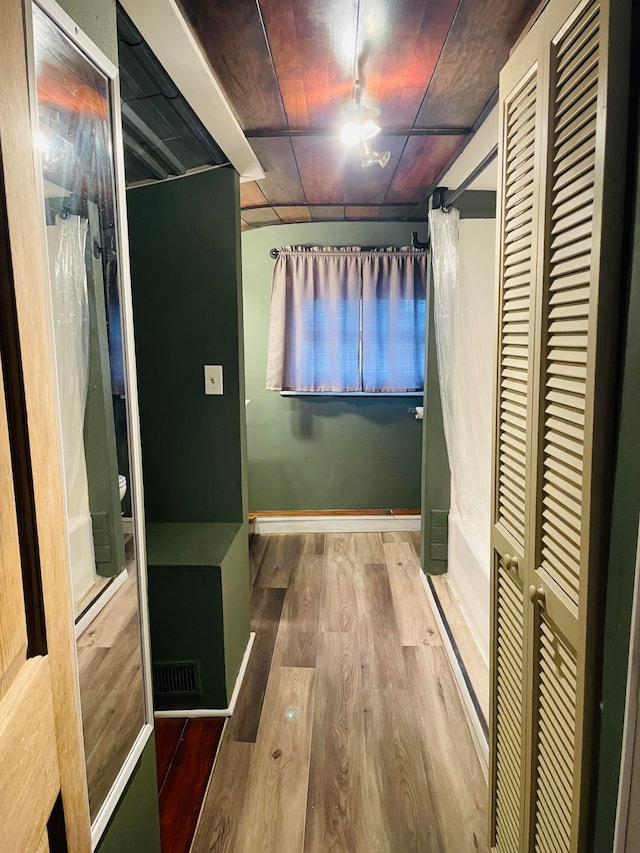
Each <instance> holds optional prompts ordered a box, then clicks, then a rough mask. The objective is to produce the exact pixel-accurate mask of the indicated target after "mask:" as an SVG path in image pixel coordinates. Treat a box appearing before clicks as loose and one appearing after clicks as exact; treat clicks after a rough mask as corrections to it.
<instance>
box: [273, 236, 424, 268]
mask: <svg viewBox="0 0 640 853" xmlns="http://www.w3.org/2000/svg"><path fill="white" fill-rule="evenodd" d="M414 238H415V240H414ZM308 248H312V247H308ZM331 248H334V247H333V246H332V247H331ZM335 248H338V249H350V248H352V247H351V246H337V247H335ZM358 248H359V249H360V251H362V252H388V251H390V252H399V251H400V250H401V249H402V246H383V247H380V246H359V247H358ZM411 248H412V249H420V250H422V249H426V248H427V244H426V243H421V242H420V241H419V240H418V232H417V231H413V232H412V234H411ZM269 254H270V255H271V257H272V258H273V260H274V261H275V260H277V258H278V255H279V254H280V249H276V248H273V249H271V250H270V251H269Z"/></svg>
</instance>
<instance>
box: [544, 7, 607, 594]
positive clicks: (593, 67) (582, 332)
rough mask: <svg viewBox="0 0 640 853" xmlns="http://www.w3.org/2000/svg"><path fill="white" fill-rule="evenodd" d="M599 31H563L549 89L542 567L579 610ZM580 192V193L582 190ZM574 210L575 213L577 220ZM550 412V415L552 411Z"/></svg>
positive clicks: (590, 23)
mask: <svg viewBox="0 0 640 853" xmlns="http://www.w3.org/2000/svg"><path fill="white" fill-rule="evenodd" d="M598 56H599V27H598V8H597V5H596V4H593V6H592V7H591V8H590V9H589V11H588V12H587V13H586V14H585V15H584V16H583V17H582V18H580V19H579V22H578V23H577V24H575V25H574V27H573V28H570V30H569V31H568V33H566V34H565V36H564V38H563V39H562V40H561V41H560V43H559V44H558V47H557V77H556V85H555V89H554V105H555V108H554V115H555V122H554V125H555V126H554V135H553V150H552V157H553V167H552V168H553V178H552V184H551V235H552V236H551V242H550V246H549V252H550V264H549V281H548V289H549V292H550V304H549V310H548V314H547V319H546V330H545V331H546V350H543V352H544V354H545V377H544V393H545V398H546V402H547V407H546V411H545V414H544V422H543V455H542V488H543V493H544V492H545V491H546V489H547V487H548V486H549V485H550V484H553V485H555V486H557V487H558V488H559V489H560V491H561V494H562V495H563V496H568V498H569V500H571V501H572V504H571V509H572V511H571V512H567V511H566V508H565V500H562V501H560V502H557V501H546V500H543V514H542V522H541V523H542V527H541V546H542V547H541V557H542V565H543V567H544V569H545V571H546V572H547V573H548V574H549V576H550V577H551V578H552V579H553V580H554V581H555V582H556V583H558V584H559V585H560V586H561V588H562V589H564V590H565V591H566V592H567V593H568V594H569V596H570V598H571V600H572V601H573V602H574V604H575V605H576V606H578V605H579V603H580V566H581V551H580V541H581V516H582V512H581V505H582V493H581V492H582V485H583V474H584V471H583V468H584V462H583V448H584V430H583V425H584V411H585V408H586V393H587V387H586V380H587V371H586V363H587V344H588V332H589V321H590V303H589V286H588V285H589V280H590V267H591V233H592V229H593V205H592V204H591V203H590V204H582V205H580V204H576V207H573V206H572V200H573V199H580V200H581V201H582V202H584V200H585V197H587V198H592V197H593V184H594V177H595V174H594V165H595V145H596V120H597V114H596V99H597V87H598V67H599V66H598ZM579 102H580V103H582V104H583V105H586V109H583V110H582V111H581V113H580V125H581V127H580V130H579V131H578V134H579V135H578V136H577V138H574V139H571V138H570V137H568V136H567V134H566V132H565V131H564V130H563V128H565V127H566V126H567V123H566V121H565V118H566V113H567V110H570V109H573V107H574V106H575V104H576V103H579ZM585 186H586V189H585ZM574 210H580V214H579V215H576V213H574ZM552 406H553V411H552V410H551V407H552Z"/></svg>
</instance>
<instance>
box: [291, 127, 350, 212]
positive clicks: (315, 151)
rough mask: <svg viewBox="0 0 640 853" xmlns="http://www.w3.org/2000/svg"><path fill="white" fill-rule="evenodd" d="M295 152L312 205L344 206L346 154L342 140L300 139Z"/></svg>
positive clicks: (295, 142) (306, 193)
mask: <svg viewBox="0 0 640 853" xmlns="http://www.w3.org/2000/svg"><path fill="white" fill-rule="evenodd" d="M293 150H294V152H295V155H296V160H297V162H298V171H299V172H300V178H301V180H302V186H303V187H304V193H305V196H306V198H307V201H308V202H309V203H310V204H331V203H332V202H333V203H335V204H340V203H341V202H344V195H345V172H346V161H347V157H348V153H347V150H346V149H345V147H344V146H343V145H342V143H341V142H340V140H339V139H335V138H328V139H326V138H325V139H322V138H318V137H309V136H306V137H304V136H303V137H298V138H296V139H294V140H293Z"/></svg>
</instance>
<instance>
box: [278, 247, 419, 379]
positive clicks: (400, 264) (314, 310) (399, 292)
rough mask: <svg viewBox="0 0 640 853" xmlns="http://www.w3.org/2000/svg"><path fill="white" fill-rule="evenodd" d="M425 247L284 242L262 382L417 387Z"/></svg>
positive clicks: (280, 254)
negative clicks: (340, 246)
mask: <svg viewBox="0 0 640 853" xmlns="http://www.w3.org/2000/svg"><path fill="white" fill-rule="evenodd" d="M425 282H426V255H425V253H424V252H421V251H418V250H412V249H399V250H377V251H367V252H362V251H360V249H358V248H348V249H331V248H329V249H319V248H313V249H305V248H287V249H281V250H280V253H279V256H278V260H277V261H276V267H275V269H274V278H273V288H272V292H271V322H270V330H269V357H268V364H267V388H269V389H271V390H277V391H292V392H296V391H297V392H307V393H309V392H313V393H345V392H346V393H358V392H364V393H402V392H409V393H411V392H420V391H422V389H423V385H424V340H425V337H424V334H425V300H426V284H425Z"/></svg>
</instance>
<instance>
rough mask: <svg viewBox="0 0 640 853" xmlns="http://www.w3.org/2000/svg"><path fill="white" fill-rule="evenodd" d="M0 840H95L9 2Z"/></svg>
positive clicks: (18, 13) (19, 42) (15, 3)
mask: <svg viewBox="0 0 640 853" xmlns="http://www.w3.org/2000/svg"><path fill="white" fill-rule="evenodd" d="M0 33H2V50H1V51H0V79H1V80H2V81H3V90H2V98H0V849H2V850H3V851H4V850H6V851H11V853H13V851H16V853H18V851H19V853H32V851H37V853H44V851H48V850H51V851H52V853H56V851H62V850H67V849H68V850H70V851H73V853H85V851H86V853H88V851H89V850H90V849H91V836H90V824H89V803H88V797H87V790H86V777H85V771H84V760H83V750H82V730H81V724H80V705H79V695H78V686H77V674H76V663H75V642H74V637H73V613H72V607H71V589H70V577H69V571H68V566H67V547H66V539H65V525H64V497H63V484H62V472H61V467H60V451H59V441H58V430H57V422H56V415H55V404H54V396H53V392H54V386H53V365H52V349H51V347H50V346H49V336H48V326H47V302H46V290H45V287H44V282H43V270H42V263H41V258H40V254H39V251H38V228H39V218H38V216H37V207H36V194H35V176H34V166H33V155H32V132H31V118H30V113H29V97H28V87H27V78H26V67H27V64H26V57H25V50H26V38H25V32H24V24H23V9H22V3H21V2H20V0H3V2H2V3H0Z"/></svg>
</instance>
